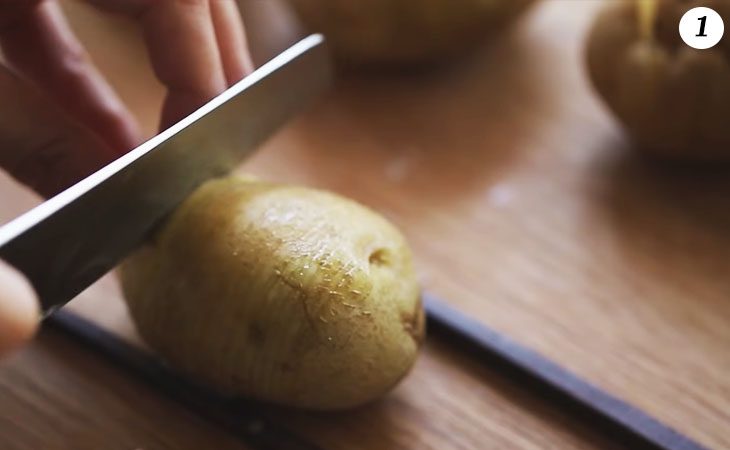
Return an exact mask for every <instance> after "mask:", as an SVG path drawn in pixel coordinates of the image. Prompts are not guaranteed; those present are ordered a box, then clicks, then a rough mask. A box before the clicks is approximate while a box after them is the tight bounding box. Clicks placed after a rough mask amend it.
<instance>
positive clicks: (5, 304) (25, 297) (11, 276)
mask: <svg viewBox="0 0 730 450" xmlns="http://www.w3.org/2000/svg"><path fill="white" fill-rule="evenodd" d="M39 319H40V311H39V308H38V300H37V299H36V295H35V293H34V292H33V289H32V288H31V286H30V284H29V283H28V281H27V280H26V279H25V277H23V275H21V274H20V273H19V272H18V271H16V270H15V269H13V268H12V267H10V266H9V265H8V264H6V263H5V262H3V261H2V260H0V357H1V356H4V355H6V354H8V353H9V352H10V351H12V350H14V349H16V348H18V347H19V346H20V345H21V344H22V343H24V342H25V341H27V340H28V339H30V338H31V337H32V336H33V333H34V332H35V330H36V328H37V327H38V322H39Z"/></svg>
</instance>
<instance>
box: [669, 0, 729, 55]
mask: <svg viewBox="0 0 730 450" xmlns="http://www.w3.org/2000/svg"><path fill="white" fill-rule="evenodd" d="M723 33H725V24H724V23H723V21H722V17H720V14H718V13H717V12H715V10H714V9H710V8H705V7H704V6H700V7H697V8H692V9H690V10H689V11H687V12H686V13H684V16H682V20H680V21H679V35H680V36H682V40H683V41H684V43H685V44H687V45H689V46H690V47H693V48H697V49H700V50H704V49H707V48H711V47H714V46H715V45H716V44H717V43H718V42H720V39H722V35H723Z"/></svg>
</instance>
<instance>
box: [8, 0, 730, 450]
mask: <svg viewBox="0 0 730 450" xmlns="http://www.w3.org/2000/svg"><path fill="white" fill-rule="evenodd" d="M601 3H602V2H600V1H581V2H576V1H571V0H550V1H544V2H541V3H539V4H538V5H536V7H535V8H533V9H532V10H531V11H530V12H529V13H528V14H527V15H526V16H525V17H524V18H523V19H522V20H521V21H520V22H519V23H517V24H516V25H515V26H514V27H512V28H511V29H509V30H507V31H506V32H505V33H504V35H503V36H501V37H500V38H499V39H498V40H497V41H496V42H494V43H493V45H490V46H487V47H485V48H484V50H483V51H481V52H480V53H479V54H478V55H477V56H476V57H474V58H472V59H469V60H467V61H464V62H462V63H460V64H458V65H456V66H455V67H450V68H447V69H443V70H437V71H434V72H432V73H430V74H426V75H422V76H419V77H404V76H394V77H377V78H372V77H371V78H368V79H347V80H342V81H341V82H340V83H339V85H338V86H337V88H336V90H335V92H333V93H332V95H330V96H329V97H328V98H327V99H326V100H325V101H324V102H323V103H322V104H321V105H320V106H319V107H317V108H316V109H315V110H313V111H311V112H310V113H308V114H307V115H305V116H303V117H301V118H299V119H297V120H296V121H295V122H294V123H292V124H291V125H290V126H289V127H287V129H286V130H284V131H283V132H281V133H279V134H278V135H277V136H276V137H275V138H273V139H272V140H271V141H270V142H269V143H268V144H267V145H266V146H265V147H264V148H263V149H262V150H261V151H260V152H259V153H258V154H257V155H256V156H255V157H254V158H253V159H252V160H250V161H249V162H247V163H246V164H245V165H244V167H242V170H245V171H250V172H254V173H257V174H259V175H262V176H265V177H267V178H272V179H276V180H285V181H290V182H297V183H304V184H308V185H312V186H317V187H323V188H327V189H331V190H334V191H337V192H339V193H342V194H345V195H348V196H351V197H353V198H355V199H358V200H360V201H361V202H363V203H365V204H367V205H370V206H372V207H373V208H375V209H377V210H379V211H382V212H384V213H385V214H386V215H387V216H388V217H390V218H391V219H392V220H393V221H395V222H396V223H397V224H398V225H399V226H400V227H401V228H402V229H403V230H404V232H405V233H406V235H407V236H408V238H409V240H410V241H411V243H412V244H413V247H414V251H415V253H416V255H417V259H418V263H419V267H420V271H421V275H422V280H423V284H424V285H425V286H426V287H427V288H428V289H429V290H432V291H434V292H436V293H437V294H439V295H440V296H441V297H443V298H446V299H448V300H450V301H451V302H452V304H453V305H455V306H457V307H458V308H460V309H461V310H463V311H465V312H467V313H468V314H470V315H472V316H474V317H476V318H478V319H480V320H482V321H483V322H484V323H487V324H489V325H490V326H491V327H493V328H495V329H497V330H499V331H501V332H503V333H505V334H507V335H509V336H511V337H512V338H514V339H515V340H517V341H518V342H521V343H522V344H525V345H527V346H529V347H532V348H533V349H535V350H537V351H539V352H541V353H543V354H544V355H546V356H548V357H550V358H551V359H553V360H555V361H556V362H559V363H560V364H562V365H564V366H566V367H567V368H569V369H571V370H572V371H574V372H576V373H577V374H579V375H581V376H583V377H584V378H586V379H588V380H590V381H591V382H593V383H595V384H596V385H598V386H600V387H602V388H604V389H606V390H607V391H609V392H610V393H612V394H614V395H617V396H619V397H621V398H623V399H625V400H627V401H629V402H631V403H633V404H635V405H637V406H639V407H641V408H643V409H644V410H646V411H647V412H649V413H650V414H652V415H654V416H656V417H657V418H659V419H660V420H662V421H664V422H666V423H668V424H669V425H671V426H673V427H675V428H676V429H677V430H679V431H681V432H683V433H685V434H687V435H689V436H691V437H692V438H694V439H696V440H698V441H700V442H701V443H703V444H705V445H707V446H708V447H711V448H730V431H728V429H727V424H728V423H730V378H729V377H728V376H727V374H728V373H729V372H730V352H729V351H728V348H730V326H728V324H729V323H730V301H729V299H730V276H729V275H730V269H728V265H727V255H728V254H730V235H728V233H727V230H728V229H730V208H728V206H727V198H728V197H729V196H730V177H728V176H727V172H726V171H725V170H723V168H707V167H677V166H665V165H660V164H656V163H652V162H650V161H645V160H642V159H641V158H637V157H636V156H635V154H636V152H635V151H634V150H635V149H632V148H631V144H630V142H629V141H628V140H627V138H626V137H625V136H624V134H623V133H622V131H621V129H620V127H619V126H618V125H617V124H616V123H615V121H614V120H613V119H612V118H611V117H610V116H609V115H608V114H607V112H606V111H605V109H604V108H603V106H602V105H601V104H600V102H599V101H598V100H597V98H596V97H595V94H594V93H593V92H592V90H591V89H590V86H589V84H588V82H587V80H586V78H585V74H584V71H583V67H582V54H581V52H582V44H583V38H584V35H585V32H586V30H587V27H588V26H589V24H590V21H591V18H592V17H593V15H594V14H595V12H596V10H597V9H598V8H600V6H601ZM69 6H70V7H71V10H72V19H73V22H74V24H75V26H76V28H77V29H78V31H79V33H80V35H81V36H82V37H83V38H84V40H85V41H86V42H87V43H88V46H89V50H90V52H91V53H92V55H93V56H94V58H95V59H96V60H97V62H98V63H99V65H100V67H102V69H103V70H104V71H105V72H106V73H107V74H108V75H109V77H110V79H111V80H112V81H113V83H114V84H115V86H116V87H117V89H118V90H119V91H120V92H121V93H122V96H123V97H125V98H126V99H127V100H128V101H129V103H130V105H131V107H132V109H133V110H134V111H135V112H136V113H137V114H138V115H139V117H140V120H141V121H142V123H143V125H144V127H145V130H147V132H149V133H152V132H153V131H154V129H155V126H156V122H157V118H156V114H157V113H156V111H157V109H156V108H158V105H159V102H160V101H161V98H162V95H163V92H162V91H161V89H160V87H159V85H158V84H157V83H156V82H155V81H154V79H153V77H152V76H151V73H150V71H149V69H148V68H147V66H146V64H145V57H144V52H143V49H142V48H141V43H140V41H139V38H138V36H137V34H136V31H135V30H134V28H133V27H131V26H130V25H129V24H127V23H125V22H123V21H118V20H111V19H109V18H107V17H99V16H97V15H94V14H92V13H90V12H89V11H88V10H86V9H83V8H81V7H80V6H78V5H76V4H72V5H69ZM100 25H101V26H100ZM0 181H2V180H0ZM8 184H9V183H7V182H5V181H3V188H4V186H7V185H8ZM8 189H9V190H3V191H2V192H3V193H5V192H11V193H10V194H4V195H7V197H5V198H7V199H12V200H13V201H10V200H6V201H5V202H4V203H3V207H2V208H0V214H2V217H3V218H9V217H11V216H12V214H14V213H16V212H17V211H19V210H20V209H21V208H22V207H25V206H27V205H29V204H31V203H32V202H33V201H34V200H33V199H32V197H31V196H28V195H27V194H22V193H21V191H19V190H18V189H17V188H16V189H15V190H12V189H11V188H8ZM16 199H21V200H18V201H15V200H16ZM72 306H73V308H74V309H75V310H76V311H81V312H82V313H83V314H84V315H86V316H87V317H93V318H94V319H95V320H97V321H98V322H100V323H102V324H104V325H105V326H107V327H110V328H112V329H114V330H118V331H119V333H120V334H122V335H124V336H128V337H129V338H130V339H132V340H134V339H136V338H135V337H134V336H135V335H134V331H133V327H132V326H131V324H130V323H129V320H128V318H127V316H126V312H125V310H124V308H123V306H122V304H121V301H120V296H119V293H118V290H117V288H116V285H115V283H114V281H113V280H112V279H111V278H107V279H106V280H104V282H102V283H100V284H99V285H97V286H95V287H93V288H92V289H90V290H89V291H87V292H86V293H84V294H83V295H82V296H81V298H80V299H78V300H76V301H74V303H73V305H72ZM58 347H61V348H62V349H63V350H60V351H59V350H57V349H58ZM59 355H63V356H62V357H61V356H59ZM78 367H83V368H84V371H85V372H86V371H88V372H91V373H98V376H94V377H93V379H92V380H89V379H88V378H82V379H78V378H73V377H71V378H69V377H66V378H63V377H62V376H59V372H64V371H70V372H74V371H78V369H77V368H78ZM39 368H43V370H39ZM95 371H98V372H95ZM31 375H32V376H33V377H36V379H39V380H42V383H41V382H40V381H39V382H38V383H36V384H34V385H32V386H28V385H24V384H23V383H20V382H18V380H19V379H22V378H23V377H31ZM59 383H61V385H64V386H67V388H68V390H69V392H72V393H73V394H69V395H67V396H63V397H59V396H56V395H54V394H53V392H55V389H53V388H54V387H56V386H58V385H59ZM124 383H130V384H129V386H134V387H128V388H127V389H128V391H124V392H125V393H129V394H128V395H124V396H115V398H114V399H109V398H108V397H105V396H102V395H98V393H99V392H100V391H101V390H103V389H104V387H106V389H109V390H110V391H114V390H115V389H117V386H118V385H120V384H121V385H124ZM0 385H1V386H4V387H5V388H4V389H2V390H1V391H0V415H2V416H3V417H10V416H11V415H12V414H15V415H22V417H23V418H24V423H25V424H35V423H44V422H47V421H49V420H56V421H57V423H58V427H57V429H58V430H60V431H57V432H58V433H59V434H58V435H57V436H58V437H59V439H61V440H62V441H63V442H67V443H68V442H71V441H72V440H73V436H74V435H73V432H71V431H69V430H73V429H74V427H78V423H83V422H84V421H88V419H89V418H91V417H93V418H97V419H98V420H96V421H95V422H94V423H96V424H98V426H99V427H102V428H103V427H109V429H110V430H116V431H114V432H113V433H112V434H110V436H122V434H123V432H122V430H120V428H119V427H120V425H119V420H118V419H115V412H114V411H117V408H121V409H124V410H126V411H128V412H129V411H132V410H133V406H134V404H135V401H136V399H137V398H139V397H135V396H134V395H133V394H131V392H132V391H133V390H136V389H139V392H145V391H144V387H142V386H137V385H136V384H134V381H133V380H126V379H125V378H123V377H121V376H120V375H117V374H115V373H114V371H112V370H110V369H109V368H106V367H105V365H104V363H102V362H95V361H92V360H90V359H89V358H88V357H87V356H85V355H84V354H83V352H81V351H79V350H76V349H73V348H71V347H70V346H69V345H68V344H67V343H64V341H63V340H62V339H58V338H57V337H55V336H43V337H42V338H41V339H40V340H39V341H37V342H36V343H34V344H33V345H32V346H31V347H30V348H29V349H28V350H27V351H26V352H25V353H22V354H21V355H20V356H19V358H17V359H15V360H13V361H11V362H9V363H5V365H4V367H3V368H2V369H0ZM29 391H33V392H37V395H38V398H40V399H41V400H37V401H36V400H33V401H31V400H28V395H29V394H28V392H29ZM138 395H139V396H140V397H141V396H142V394H138ZM144 395H145V401H146V402H148V403H146V404H147V405H148V407H149V408H153V407H155V408H157V407H159V408H166V407H170V406H169V405H168V403H167V402H166V400H165V399H163V398H157V397H155V396H153V394H152V393H151V392H145V394H144ZM18 399H20V400H18ZM82 401H86V402H88V406H87V409H86V410H85V411H83V412H78V411H77V412H76V414H77V415H68V414H58V415H56V416H54V417H51V416H49V415H46V414H44V413H43V412H42V410H43V408H48V409H49V411H66V410H67V409H65V408H67V406H66V405H68V404H73V403H74V402H82ZM158 404H159V405H168V406H156V405H158ZM170 408H172V407H170ZM39 410H40V411H39ZM178 414H179V415H180V416H178ZM277 414H280V415H281V417H282V420H284V421H285V422H286V423H287V424H289V425H290V426H291V427H293V428H294V429H295V430H296V431H298V432H299V433H300V434H303V435H305V436H308V437H309V438H311V439H312V440H313V441H314V442H316V443H318V444H320V445H322V446H323V447H325V448H332V449H334V448H338V449H339V448H343V449H366V448H367V449H369V448H388V449H422V448H434V449H477V448H478V449H485V448H487V449H489V448H494V449H498V448H515V449H538V448H560V449H571V448H606V447H609V446H610V445H611V444H610V443H609V442H607V441H606V440H605V439H603V438H602V437H601V436H600V435H597V434H596V433H594V432H592V431H591V429H590V428H589V427H587V426H586V424H582V423H580V421H578V420H575V419H574V418H571V417H569V416H567V415H566V414H564V413H562V412H560V411H557V410H555V409H554V408H552V407H551V406H550V405H548V404H545V403H543V402H541V401H539V400H536V399H533V398H530V397H529V395H526V394H525V393H524V392H522V391H521V390H520V389H519V387H515V386H513V385H512V384H510V383H509V380H505V379H502V378H500V376H499V375H498V374H495V373H493V372H492V371H490V370H489V369H488V368H485V367H482V366H480V365H479V364H477V363H475V362H474V361H469V360H467V359H465V358H464V357H462V356H461V355H459V354H458V353H454V350H453V349H451V348H448V347H445V346H443V345H442V344H440V343H439V342H436V341H431V342H429V343H428V345H427V347H426V350H425V351H424V354H423V357H422V358H421V359H420V361H419V362H418V364H417V367H416V368H415V370H414V371H413V374H412V375H411V376H410V377H409V378H408V379H407V380H406V381H405V382H404V383H403V384H402V385H401V386H399V387H398V388H397V389H396V390H395V391H394V392H393V394H392V395H390V396H389V397H388V398H386V399H384V400H383V401H382V402H379V403H377V404H375V405H372V406H370V407H368V408H365V409H362V410H358V411H354V412H352V413H347V414H337V415H322V414H319V415H312V414H305V413H298V412H286V411H278V410H277ZM155 416H156V417H158V419H156V420H155V419H153V417H155ZM149 420H150V421H152V422H151V423H154V424H155V425H156V426H155V427H154V429H153V428H152V427H151V426H150V427H148V428H147V429H148V430H151V431H149V433H150V434H149V435H143V436H144V437H143V438H141V439H142V440H144V439H147V441H144V442H142V443H141V444H140V445H144V448H167V446H168V445H167V444H160V441H158V440H156V439H163V440H164V439H168V440H169V441H164V442H166V443H167V442H170V444H169V446H170V447H173V448H198V447H200V445H195V443H196V442H200V441H195V440H194V439H195V437H191V438H190V439H183V438H182V436H188V435H190V436H203V437H200V438H199V439H222V440H225V436H217V435H216V432H215V430H211V429H210V427H206V426H205V425H204V424H200V423H198V422H196V421H193V420H191V419H190V418H189V417H188V416H187V415H186V413H183V412H174V413H170V414H169V415H168V414H164V415H160V414H155V415H153V416H152V417H150V419H149ZM115 427H117V428H115ZM129 428H131V427H129ZM3 431H5V432H3V433H0V443H2V442H3V440H6V442H13V441H12V440H11V439H16V440H17V439H19V438H16V437H15V436H16V435H15V433H14V430H12V429H10V430H3ZM17 432H18V433H22V431H17ZM128 432H129V433H130V436H140V435H139V434H134V433H136V431H135V430H132V429H129V430H128ZM110 433H111V432H110ZM117 433H122V434H117ZM198 433H199V434H198ZM211 433H212V434H211ZM213 435H216V437H215V438H212V437H210V436H213ZM6 436H8V437H6ZM20 436H25V435H22V434H20ZM24 439H25V438H24ZM35 439H36V440H33V439H30V438H28V439H26V440H24V441H19V442H23V443H24V445H25V447H23V446H18V447H17V448H44V447H43V443H44V442H48V441H47V440H45V441H44V440H41V439H47V438H42V437H38V436H36V437H35ZM120 439H121V438H120ZM95 442H100V441H95ZM125 442H126V441H125ZM210 442H213V441H210ZM112 445H115V444H114V443H113V444H112ZM0 446H2V447H3V448H4V445H0ZM73 447H74V448H96V447H93V446H87V447H85V446H83V445H82V446H78V445H76V446H73ZM203 447H204V448H208V447H210V445H203ZM216 448H217V447H216ZM221 448H225V447H221Z"/></svg>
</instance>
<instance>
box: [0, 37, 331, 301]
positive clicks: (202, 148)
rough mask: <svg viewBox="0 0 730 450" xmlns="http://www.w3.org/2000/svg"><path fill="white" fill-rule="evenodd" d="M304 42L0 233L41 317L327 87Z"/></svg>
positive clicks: (323, 57)
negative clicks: (30, 287)
mask: <svg viewBox="0 0 730 450" xmlns="http://www.w3.org/2000/svg"><path fill="white" fill-rule="evenodd" d="M331 80H332V69H331V66H330V63H329V58H328V56H327V52H326V50H325V48H324V39H323V37H322V36H320V35H311V36H308V37H306V38H304V39H303V40H301V41H299V42H298V43H296V44H294V45H293V46H292V47H290V48H289V49H287V50H285V51H284V52H283V53H281V54H280V55H278V56H276V57H275V58H273V59H272V60H271V61H269V62H268V63H266V64H264V65H263V66H261V67H260V68H259V69H257V70H256V71H254V72H253V73H252V74H250V75H249V76H247V77H246V78H244V79H243V80H241V81H240V82H238V83H236V84H235V85H233V86H232V87H230V88H229V89H228V90H226V91H224V92H223V93H221V94H220V95H219V96H217V97H215V98H214V99H212V100H211V101H209V102H208V103H206V104H205V105H203V106H202V107H201V108H199V109H198V110H197V111H195V112H193V113H192V114H190V115H189V116H188V117H186V118H184V119H183V120H181V121H180V122H178V123H177V124H175V125H173V126H172V127H170V128H169V129H167V130H165V131H163V132H162V133H160V134H159V135H157V136H155V137H154V138H152V139H150V140H149V141H147V142H145V143H143V144H142V145H140V146H139V147H137V148H135V149H134V150H132V151H130V152H129V153H127V154H126V155H124V156H122V157H121V158H119V159H117V160H115V161H113V162H112V163H110V164H109V165H107V166H105V167H103V168H102V169H100V170H99V171H97V172H95V173H93V174H92V175H90V176H89V177H87V178H85V179H83V180H81V181H80V182H78V183H77V184H75V185H73V186H71V187H70V188H68V189H67V190H65V191H63V192H61V193H60V194H58V195H56V196H54V197H52V198H51V199H49V200H47V201H45V202H44V203H42V204H40V205H39V206H37V207H35V208H33V209H31V210H30V211H28V212H27V213H25V214H23V215H21V216H20V217H18V218H16V219H15V220H13V221H11V222H9V223H7V224H6V225H4V226H2V227H0V258H2V259H4V260H5V261H6V262H8V263H10V264H11V265H13V266H14V267H15V268H17V269H18V270H20V271H21V272H22V273H23V274H24V275H25V276H26V277H27V278H28V280H29V281H30V282H31V284H32V285H33V287H34V288H35V290H36V293H37V295H38V297H39V300H40V303H41V306H42V308H43V311H44V313H45V315H48V314H50V313H51V312H53V310H55V309H56V308H59V307H61V306H62V305H64V304H65V303H66V302H68V301H69V300H71V299H72V298H73V297H75V296H76V295H78V294H79V293H80V292H81V291H83V290H84V289H85V288H87V287H88V286H90V285H91V284H92V283H93V282H94V281H96V280H98V279H99V278H100V277H101V276H103V275H104V274H105V273H107V272H108V271H109V270H111V269H112V268H113V267H114V266H115V265H117V264H118V263H119V262H120V261H121V260H122V259H123V258H124V257H125V256H127V255H128V254H129V253H130V252H131V251H132V250H133V249H134V248H135V247H137V246H139V245H140V244H141V243H142V242H144V240H145V239H146V238H147V236H148V235H149V234H150V232H151V231H152V230H153V229H154V228H155V226H156V225H157V224H159V223H160V221H161V220H163V219H164V218H165V217H166V216H167V215H168V214H169V213H170V212H172V210H173V209H174V208H175V207H176V206H177V205H178V204H179V203H180V202H182V201H183V200H184V199H185V198H186V197H187V196H188V195H189V194H190V193H192V192H193V190H195V188H196V187H198V186H199V185H200V184H202V183H203V182H204V181H206V180H208V179H210V178H214V177H218V176H222V175H225V174H226V173H228V172H230V171H231V170H232V169H234V168H235V167H236V166H237V165H238V163H240V162H241V160H242V159H244V158H245V157H246V156H247V155H249V154H250V153H251V152H252V151H253V150H254V149H256V148H257V147H258V146H259V145H260V144H261V143H262V142H263V141H264V140H265V139H266V138H268V137H269V136H271V135H272V134H273V132H274V131H276V130H277V129H278V128H279V127H280V126H281V125H282V124H284V123H285V122H286V121H287V120H288V119H290V118H291V117H292V116H294V115H295V113H296V112H298V111H300V110H301V109H302V108H303V107H305V106H306V105H308V104H309V103H310V102H312V101H313V100H314V99H315V98H317V97H318V96H319V95H320V94H321V93H323V91H324V90H325V89H326V88H327V87H328V86H329V85H330V84H331Z"/></svg>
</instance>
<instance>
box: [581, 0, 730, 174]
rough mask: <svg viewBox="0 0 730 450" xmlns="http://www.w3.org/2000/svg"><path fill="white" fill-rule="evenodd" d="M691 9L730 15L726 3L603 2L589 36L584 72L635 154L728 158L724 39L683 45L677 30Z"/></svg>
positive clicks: (729, 98)
mask: <svg viewBox="0 0 730 450" xmlns="http://www.w3.org/2000/svg"><path fill="white" fill-rule="evenodd" d="M695 6H707V7H710V8H713V9H715V10H716V11H717V12H718V13H719V14H720V15H721V16H723V17H730V0H707V1H700V0H690V1H679V0H639V1H636V0H631V1H615V2H608V4H607V6H606V8H605V10H604V11H602V13H601V14H600V15H599V16H598V18H597V20H596V22H595V24H594V25H593V28H592V30H591V32H590V34H589V37H588V43H587V47H586V54H587V65H588V72H589V75H590V79H591V80H592V82H593V85H594V86H595V88H596V90H597V91H598V93H599V94H600V95H601V97H602V98H603V99H604V100H605V103H606V105H608V107H609V108H610V109H611V110H612V111H613V113H615V115H616V116H617V117H618V118H619V119H620V120H621V122H623V124H624V125H625V126H626V128H627V130H628V132H629V134H630V135H631V136H632V137H633V139H634V140H635V141H636V142H637V144H638V145H639V148H640V149H641V150H643V151H646V152H648V153H650V154H654V155H657V156H661V157H665V158H669V159H678V160H700V161H701V160H730V127H728V125H727V121H728V117H730V62H729V60H728V57H730V41H729V40H728V39H725V38H723V40H722V41H720V43H719V44H718V45H717V46H716V47H714V48H712V49H709V50H695V49H693V48H691V47H689V46H687V45H686V44H684V42H683V41H682V40H681V37H680V36H679V32H678V31H677V26H678V24H679V20H680V18H681V17H682V15H683V14H684V13H685V12H686V11H687V10H689V9H691V8H693V7H695Z"/></svg>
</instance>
